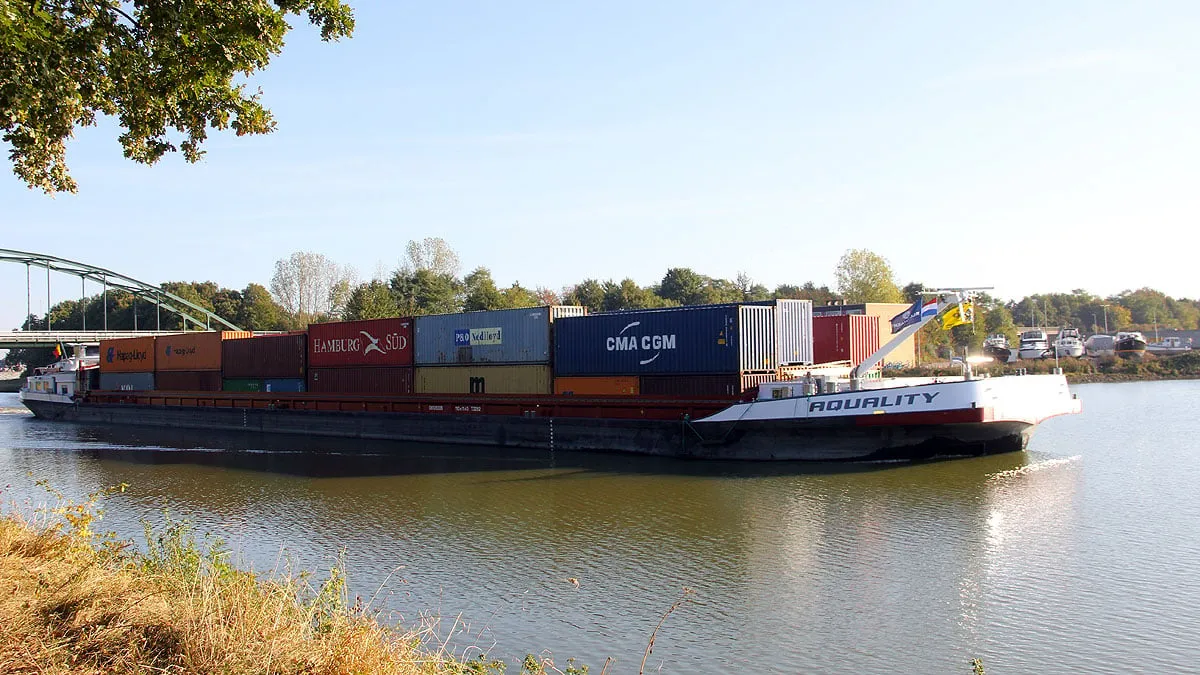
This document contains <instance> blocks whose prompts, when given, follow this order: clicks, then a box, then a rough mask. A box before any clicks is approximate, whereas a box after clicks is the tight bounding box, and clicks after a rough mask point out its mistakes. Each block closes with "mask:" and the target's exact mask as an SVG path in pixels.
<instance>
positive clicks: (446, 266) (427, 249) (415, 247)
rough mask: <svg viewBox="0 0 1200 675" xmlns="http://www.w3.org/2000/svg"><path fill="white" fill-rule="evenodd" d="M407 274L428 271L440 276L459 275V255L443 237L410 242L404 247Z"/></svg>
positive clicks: (403, 267)
mask: <svg viewBox="0 0 1200 675" xmlns="http://www.w3.org/2000/svg"><path fill="white" fill-rule="evenodd" d="M401 269H402V270H403V271H405V272H410V273H412V272H418V271H421V270H426V271H429V272H433V273H434V274H439V275H449V276H452V277H453V276H456V275H457V274H458V269H459V262H458V254H457V253H455V252H454V249H452V248H450V244H447V243H446V240H445V239H442V238H441V237H425V238H424V239H422V240H421V241H409V242H408V245H407V246H405V247H404V264H403V265H402V266H401Z"/></svg>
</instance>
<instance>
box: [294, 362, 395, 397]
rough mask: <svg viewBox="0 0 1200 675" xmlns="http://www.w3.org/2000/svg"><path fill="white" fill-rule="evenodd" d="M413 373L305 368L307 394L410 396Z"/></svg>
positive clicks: (392, 368)
mask: <svg viewBox="0 0 1200 675" xmlns="http://www.w3.org/2000/svg"><path fill="white" fill-rule="evenodd" d="M412 387H413V369H412V368H410V367H398V366H384V367H376V368H309V369H308V391H309V392H310V393H317V394H411V393H412Z"/></svg>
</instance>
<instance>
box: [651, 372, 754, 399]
mask: <svg viewBox="0 0 1200 675" xmlns="http://www.w3.org/2000/svg"><path fill="white" fill-rule="evenodd" d="M774 380H775V374H774V373H766V374H761V375H643V376H642V382H641V385H642V386H641V395H642V396H647V397H651V398H687V399H710V400H711V399H740V398H743V397H745V396H746V395H747V392H749V391H750V390H754V391H755V393H757V387H758V385H759V383H760V382H768V381H774Z"/></svg>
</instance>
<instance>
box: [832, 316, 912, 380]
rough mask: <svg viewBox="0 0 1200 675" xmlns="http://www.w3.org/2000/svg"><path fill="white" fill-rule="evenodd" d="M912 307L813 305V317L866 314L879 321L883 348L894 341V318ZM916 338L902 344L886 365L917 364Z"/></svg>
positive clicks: (880, 343)
mask: <svg viewBox="0 0 1200 675" xmlns="http://www.w3.org/2000/svg"><path fill="white" fill-rule="evenodd" d="M911 306H912V303H910V302H866V303H860V304H857V305H842V304H831V305H813V316H814V317H817V316H838V315H841V314H865V315H867V316H873V317H876V318H877V319H878V320H879V345H880V346H881V347H882V346H883V345H885V344H887V343H888V342H889V341H890V340H891V339H892V317H893V316H896V315H897V314H899V313H900V312H903V311H904V310H906V309H908V308H909V307H911ZM916 345H917V343H916V336H915V335H914V336H912V337H910V338H908V339H907V340H905V341H904V342H901V343H900V345H899V346H897V347H896V348H895V349H893V350H892V352H891V353H890V354H888V355H887V356H886V357H885V358H884V360H883V361H884V364H885V365H886V364H893V363H895V364H903V365H904V366H913V365H916V364H917V346H916Z"/></svg>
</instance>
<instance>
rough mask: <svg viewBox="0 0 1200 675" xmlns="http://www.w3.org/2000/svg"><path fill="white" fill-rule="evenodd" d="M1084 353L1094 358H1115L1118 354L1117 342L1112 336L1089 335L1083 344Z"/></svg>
mask: <svg viewBox="0 0 1200 675" xmlns="http://www.w3.org/2000/svg"><path fill="white" fill-rule="evenodd" d="M1083 350H1084V353H1085V354H1087V355H1088V356H1090V357H1092V358H1100V357H1102V356H1113V355H1115V354H1116V340H1114V339H1113V336H1111V335H1102V334H1099V333H1097V334H1096V335H1089V336H1088V339H1087V340H1084V342H1083Z"/></svg>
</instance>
